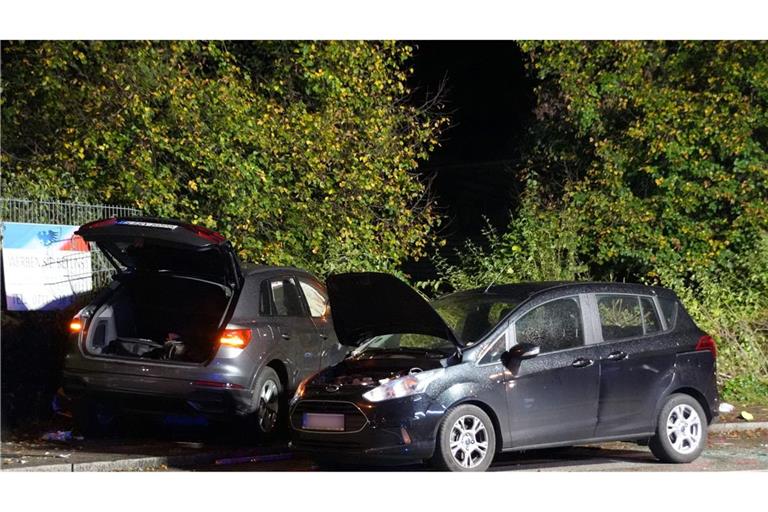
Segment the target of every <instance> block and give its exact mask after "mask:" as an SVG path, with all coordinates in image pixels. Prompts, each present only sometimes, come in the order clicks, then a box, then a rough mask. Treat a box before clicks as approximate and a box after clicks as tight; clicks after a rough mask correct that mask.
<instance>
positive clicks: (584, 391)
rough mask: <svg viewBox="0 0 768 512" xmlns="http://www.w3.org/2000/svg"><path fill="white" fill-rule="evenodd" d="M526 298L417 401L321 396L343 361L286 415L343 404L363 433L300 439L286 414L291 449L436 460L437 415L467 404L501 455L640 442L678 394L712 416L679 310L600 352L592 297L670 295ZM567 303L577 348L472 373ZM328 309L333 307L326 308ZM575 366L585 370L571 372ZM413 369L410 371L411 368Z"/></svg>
mask: <svg viewBox="0 0 768 512" xmlns="http://www.w3.org/2000/svg"><path fill="white" fill-rule="evenodd" d="M510 290H511V288H510V287H509V286H499V287H493V288H491V290H490V291H491V292H493V293H505V291H506V292H509V291H510ZM526 291H527V293H529V296H528V299H527V300H525V301H524V302H523V303H521V304H520V305H519V306H518V307H517V308H515V309H514V310H513V311H512V312H510V313H509V314H508V316H507V318H506V319H505V320H503V321H501V322H500V323H499V325H498V326H497V327H496V328H495V329H493V330H492V331H491V332H490V333H488V334H487V335H486V336H485V337H484V338H483V339H482V340H480V341H479V342H477V343H476V344H475V345H473V346H471V347H469V348H466V349H464V350H463V353H462V354H461V357H460V358H457V357H454V358H449V359H445V360H443V362H442V365H444V368H443V369H442V370H441V371H442V372H443V373H444V374H443V375H442V376H441V377H440V378H437V379H435V380H433V381H432V382H431V383H430V385H429V386H428V387H427V389H426V391H425V393H423V394H419V395H415V396H410V397H405V398H400V399H395V400H389V401H384V402H378V403H372V402H368V401H367V400H365V399H364V398H363V397H362V393H364V392H365V391H367V390H368V389H370V388H364V387H352V388H348V389H347V388H345V386H339V387H338V389H336V387H331V388H327V387H326V383H324V382H323V379H324V378H325V377H324V376H325V375H327V374H328V372H334V373H338V372H340V373H344V372H345V371H346V368H345V366H344V365H345V364H346V362H342V363H340V364H339V365H338V366H337V367H335V368H333V367H332V368H329V369H326V370H324V371H323V372H320V373H319V374H318V375H317V376H316V377H315V378H313V379H311V381H310V382H309V383H308V384H307V385H306V387H305V390H304V395H303V396H302V397H301V398H300V399H299V398H294V403H293V409H292V411H296V407H297V406H298V405H299V404H302V403H303V402H304V401H317V403H322V402H323V401H327V400H336V401H349V402H351V403H353V404H355V406H356V407H358V408H359V409H360V410H361V411H365V414H366V415H367V417H368V419H369V424H368V426H367V427H366V428H364V429H363V430H362V431H360V432H358V433H335V434H327V433H316V432H309V431H304V430H301V428H300V426H298V425H296V424H295V423H294V420H295V419H294V415H293V414H292V426H293V440H292V446H293V447H294V449H297V450H301V451H309V452H312V453H316V454H326V455H333V456H336V457H339V456H344V455H345V454H346V455H349V454H353V453H359V454H368V455H371V456H374V457H375V458H381V459H392V460H403V461H404V460H412V459H428V458H430V457H431V456H432V455H433V453H434V449H435V440H436V436H437V429H438V427H439V425H440V421H441V419H442V417H443V415H444V414H445V412H446V411H448V410H450V409H452V408H454V407H456V406H457V405H459V404H462V403H472V404H475V405H477V406H479V407H481V408H482V409H484V410H485V411H486V412H487V413H488V414H489V416H490V417H491V419H492V420H493V422H494V426H495V430H496V433H497V449H498V450H499V451H507V450H523V449H530V448H539V447H547V446H558V445H570V444H575V443H580V442H593V441H599V440H610V439H629V440H643V439H647V438H648V437H649V436H651V435H652V434H653V432H654V429H655V420H656V418H657V416H658V413H659V410H660V408H661V406H662V404H663V402H664V400H665V398H666V397H667V396H669V395H670V394H672V393H675V392H680V391H682V392H687V393H689V394H691V395H693V396H694V397H695V398H697V399H698V400H699V401H700V402H701V405H702V407H703V409H704V410H705V411H706V414H707V418H708V420H709V421H710V422H711V421H712V419H713V418H714V417H715V416H716V415H717V411H718V408H717V405H718V397H717V388H716V384H715V377H714V376H715V371H714V365H715V362H714V358H713V355H712V353H711V352H709V351H701V352H693V350H694V347H695V345H696V343H697V341H698V339H699V337H700V336H701V335H702V334H703V332H702V331H700V330H699V329H698V328H697V327H696V326H695V324H694V323H693V321H692V320H691V319H690V317H689V316H688V315H687V314H686V313H685V312H684V310H683V308H682V307H681V308H680V310H681V313H682V314H680V315H679V316H678V320H677V324H676V325H675V326H674V329H673V330H671V331H668V332H663V333H660V334H653V335H647V336H641V337H638V338H637V339H633V340H629V341H620V342H612V343H602V334H601V332H600V330H599V329H600V325H599V320H597V321H595V318H596V317H595V316H594V314H595V313H596V302H595V301H594V300H592V299H593V297H594V296H593V295H592V294H596V293H603V292H607V293H627V294H639V295H650V296H653V297H656V296H659V297H668V298H674V294H673V293H672V292H670V291H669V290H666V289H663V288H656V287H647V286H641V285H631V284H613V283H570V284H563V283H547V284H543V285H541V286H538V287H537V286H529V287H528V289H527V290H526ZM482 292H483V290H476V291H473V292H461V293H482ZM516 292H519V289H518V290H516ZM565 296H579V297H581V305H582V314H583V316H584V329H585V342H586V344H585V345H584V346H581V347H576V348H572V349H568V350H563V351H559V352H552V353H548V354H546V353H545V354H541V355H539V356H537V357H533V358H531V359H525V360H518V361H515V362H512V363H511V364H509V363H508V364H507V365H505V364H504V363H502V362H495V363H490V364H484V365H480V364H478V362H479V361H480V360H482V358H483V356H484V355H485V353H486V352H487V351H488V350H489V348H490V346H491V345H492V344H494V343H496V342H497V340H498V339H499V337H500V336H503V335H505V336H507V338H508V339H510V340H511V339H513V336H514V333H513V329H511V328H510V326H512V325H513V324H514V322H515V321H516V320H517V319H518V318H520V317H521V316H523V315H524V314H525V313H527V312H528V311H530V310H531V309H533V308H535V307H536V306H539V305H541V304H543V303H545V302H548V301H550V300H554V299H556V298H561V297H565ZM332 300H333V299H332ZM331 307H332V308H333V307H334V304H333V301H332V302H331ZM511 343H512V342H511V341H510V342H509V343H508V345H507V348H509V346H511ZM617 349H620V350H622V351H624V352H626V353H627V354H628V357H626V358H625V359H623V360H620V361H608V360H607V357H608V355H609V354H611V353H613V352H616V351H617ZM580 359H581V360H584V361H587V362H589V364H578V365H577V366H576V367H575V366H573V363H574V362H576V361H577V360H580ZM390 361H391V360H388V359H384V360H381V361H380V363H379V364H381V365H382V368H384V369H388V368H389V366H388V365H389V364H390ZM413 362H414V364H416V363H417V362H418V360H414V361H413ZM611 374H613V375H614V376H617V377H619V379H618V381H614V382H613V383H611V382H608V381H607V380H606V378H604V376H606V375H611ZM601 386H603V388H604V389H605V391H603V390H602V389H601ZM401 428H405V429H406V431H407V432H408V435H409V437H410V439H411V443H410V444H408V443H406V441H405V438H404V437H403V434H402V432H401Z"/></svg>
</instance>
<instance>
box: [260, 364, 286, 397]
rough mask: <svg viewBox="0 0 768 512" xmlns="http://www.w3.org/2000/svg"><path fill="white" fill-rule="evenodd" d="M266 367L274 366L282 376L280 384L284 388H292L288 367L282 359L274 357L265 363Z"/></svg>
mask: <svg viewBox="0 0 768 512" xmlns="http://www.w3.org/2000/svg"><path fill="white" fill-rule="evenodd" d="M265 367H266V368H272V369H273V370H274V371H275V373H276V374H277V376H278V377H279V378H280V384H282V385H283V389H284V390H286V391H287V390H288V389H290V382H289V378H288V367H287V366H286V365H285V363H284V362H283V361H281V360H280V359H273V360H271V361H270V362H268V363H267V364H266V365H265Z"/></svg>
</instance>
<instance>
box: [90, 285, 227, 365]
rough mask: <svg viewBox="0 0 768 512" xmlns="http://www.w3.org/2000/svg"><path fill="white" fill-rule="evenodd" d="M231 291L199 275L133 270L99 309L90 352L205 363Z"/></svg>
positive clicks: (210, 352)
mask: <svg viewBox="0 0 768 512" xmlns="http://www.w3.org/2000/svg"><path fill="white" fill-rule="evenodd" d="M230 295H231V293H230V292H229V290H228V289H226V288H224V287H222V286H220V285H218V284H214V283H211V282H207V281H203V280H199V279H194V278H188V277H180V276H173V275H162V274H148V275H144V276H131V278H129V279H125V280H124V281H123V282H122V283H121V284H120V286H119V287H118V288H117V289H116V290H115V292H114V293H113V294H112V295H111V296H110V297H109V298H108V299H107V300H106V302H105V303H104V304H102V305H101V306H100V307H99V308H98V309H97V310H96V311H95V313H94V315H93V317H92V319H91V321H90V322H89V328H88V332H87V335H86V344H85V348H86V352H88V354H89V355H94V356H104V357H120V358H135V359H141V360H146V361H151V360H156V361H175V362H185V363H202V362H204V361H206V360H208V359H209V358H210V357H211V356H212V355H213V351H214V350H215V349H216V347H217V334H218V331H219V328H220V326H221V325H222V321H223V319H224V317H225V314H226V312H227V306H228V304H229V302H230Z"/></svg>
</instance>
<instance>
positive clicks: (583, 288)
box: [450, 281, 674, 299]
mask: <svg viewBox="0 0 768 512" xmlns="http://www.w3.org/2000/svg"><path fill="white" fill-rule="evenodd" d="M557 290H562V291H563V292H571V293H637V294H651V295H659V296H673V297H674V293H673V292H672V291H671V290H669V289H667V288H662V287H660V286H649V285H644V284H638V283H614V282H600V281H538V282H523V283H513V284H497V285H491V286H488V287H485V288H475V289H472V290H466V291H461V292H456V293H452V294H450V295H452V296H453V295H459V294H467V295H469V294H472V295H474V294H492V295H498V296H502V297H514V298H516V299H527V298H529V297H532V296H533V295H538V294H540V293H544V292H550V291H557Z"/></svg>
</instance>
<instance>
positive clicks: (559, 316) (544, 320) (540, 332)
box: [515, 297, 584, 353]
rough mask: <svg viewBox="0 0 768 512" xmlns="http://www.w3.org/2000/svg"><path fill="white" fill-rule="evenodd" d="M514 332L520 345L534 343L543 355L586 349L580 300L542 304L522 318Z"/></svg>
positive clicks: (554, 301)
mask: <svg viewBox="0 0 768 512" xmlns="http://www.w3.org/2000/svg"><path fill="white" fill-rule="evenodd" d="M515 331H516V338H517V343H533V344H535V345H538V346H539V348H540V350H541V352H542V353H545V352H554V351H556V350H565V349H568V348H574V347H578V346H581V345H584V329H583V326H582V322H581V307H580V306H579V299H578V298H577V297H567V298H563V299H557V300H553V301H551V302H547V303H545V304H542V305H541V306H538V307H536V308H534V309H532V310H531V311H529V312H528V313H526V314H525V315H524V316H523V317H522V318H520V319H519V320H518V321H517V322H516V323H515Z"/></svg>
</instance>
